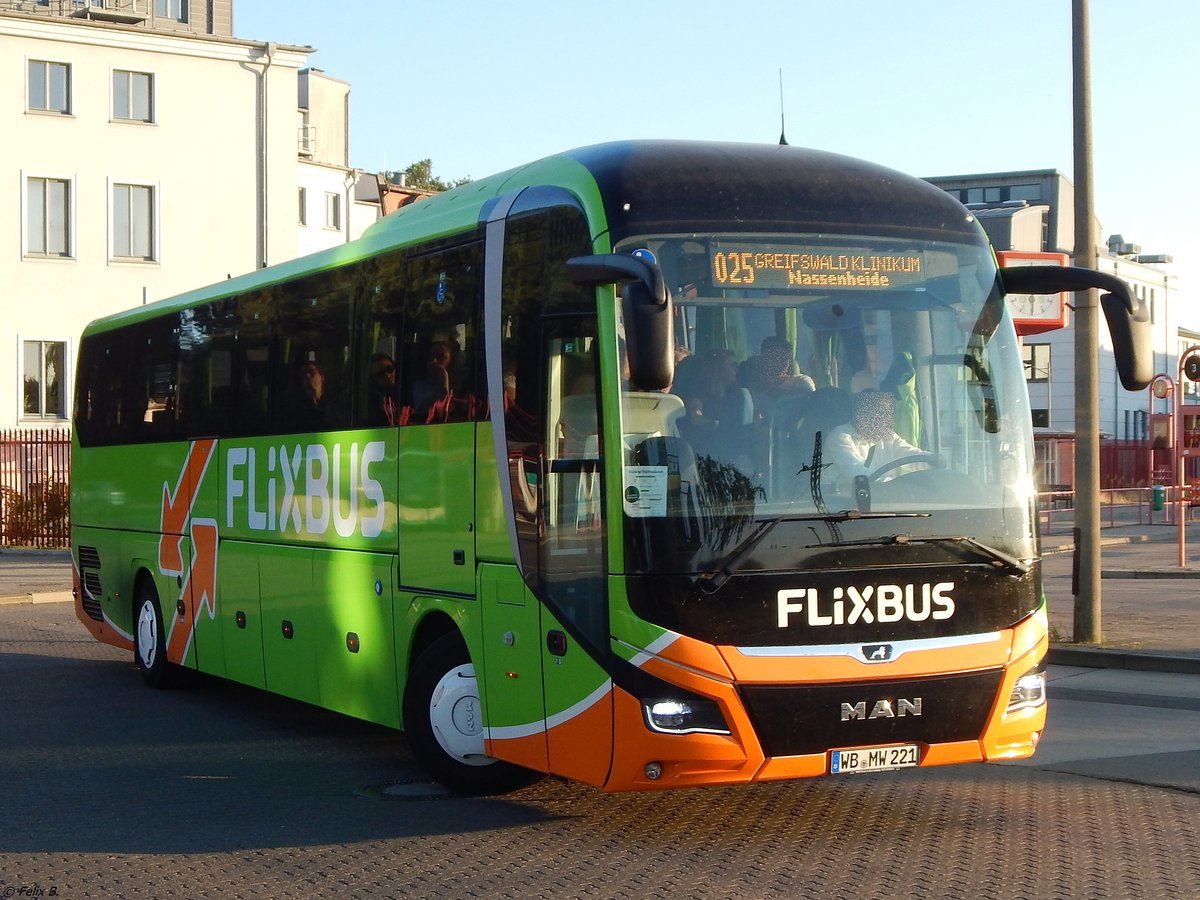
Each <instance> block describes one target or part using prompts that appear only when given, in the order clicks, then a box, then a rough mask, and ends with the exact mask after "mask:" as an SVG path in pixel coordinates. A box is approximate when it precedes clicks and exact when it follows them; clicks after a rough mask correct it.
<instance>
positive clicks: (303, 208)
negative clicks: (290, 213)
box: [299, 188, 308, 225]
mask: <svg viewBox="0 0 1200 900" xmlns="http://www.w3.org/2000/svg"><path fill="white" fill-rule="evenodd" d="M299 199H300V224H301V225H307V224H308V189H307V188H300V198H299Z"/></svg>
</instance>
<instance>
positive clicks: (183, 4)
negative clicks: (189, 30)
mask: <svg viewBox="0 0 1200 900" xmlns="http://www.w3.org/2000/svg"><path fill="white" fill-rule="evenodd" d="M187 7H188V0H154V14H155V15H156V16H162V17H163V18H166V19H174V20H175V21H176V22H186V21H187V20H188V17H187Z"/></svg>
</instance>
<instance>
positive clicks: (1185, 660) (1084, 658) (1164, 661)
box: [1046, 646, 1200, 675]
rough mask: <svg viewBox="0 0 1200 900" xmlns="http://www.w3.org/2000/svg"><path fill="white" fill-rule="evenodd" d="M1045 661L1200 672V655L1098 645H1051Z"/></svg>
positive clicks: (1055, 663) (1195, 673)
mask: <svg viewBox="0 0 1200 900" xmlns="http://www.w3.org/2000/svg"><path fill="white" fill-rule="evenodd" d="M1046 662H1047V663H1048V664H1049V665H1052V666H1075V667H1078V668H1084V669H1126V670H1128V671H1131V672H1169V673H1172V674H1177V675H1200V657H1191V656H1170V655H1167V654H1158V653H1145V652H1140V653H1139V652H1134V651H1129V650H1117V649H1113V650H1102V649H1099V648H1097V647H1063V646H1051V647H1050V651H1049V652H1048V653H1047V654H1046Z"/></svg>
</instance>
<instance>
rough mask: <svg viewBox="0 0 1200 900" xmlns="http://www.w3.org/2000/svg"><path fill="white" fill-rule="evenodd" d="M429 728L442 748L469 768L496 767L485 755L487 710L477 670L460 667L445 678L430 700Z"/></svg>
mask: <svg viewBox="0 0 1200 900" xmlns="http://www.w3.org/2000/svg"><path fill="white" fill-rule="evenodd" d="M429 724H430V726H431V727H432V729H433V736H434V737H435V738H436V739H437V742H438V744H439V746H441V748H442V749H443V750H444V751H446V753H447V754H449V755H450V756H451V757H453V758H454V759H455V760H456V761H458V762H460V763H463V764H465V765H468V766H486V765H490V764H491V763H494V762H495V761H496V760H494V759H493V758H492V757H490V756H485V755H484V752H483V710H482V709H481V708H480V703H479V685H478V682H477V681H476V680H475V667H474V666H472V665H470V664H467V665H462V666H457V667H455V668H453V669H451V670H450V671H449V672H447V673H446V674H445V675H443V676H442V678H441V680H440V681H439V682H438V683H437V686H436V687H435V688H434V689H433V695H432V696H431V697H430V698H429Z"/></svg>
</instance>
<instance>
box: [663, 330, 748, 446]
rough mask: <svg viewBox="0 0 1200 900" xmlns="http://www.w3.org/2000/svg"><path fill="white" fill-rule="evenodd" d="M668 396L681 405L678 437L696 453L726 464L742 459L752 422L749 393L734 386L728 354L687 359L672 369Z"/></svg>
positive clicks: (731, 357) (733, 365)
mask: <svg viewBox="0 0 1200 900" xmlns="http://www.w3.org/2000/svg"><path fill="white" fill-rule="evenodd" d="M671 393H673V394H676V395H678V396H679V398H680V399H681V400H683V403H684V410H685V412H684V415H683V417H682V418H681V419H680V420H679V424H678V428H679V432H680V435H681V436H683V437H685V438H687V440H688V442H689V443H690V444H691V445H692V447H693V449H694V450H696V452H697V453H701V454H708V455H712V456H720V457H722V458H723V459H725V460H727V461H732V460H735V459H737V458H738V457H739V456H744V455H746V451H747V447H746V437H747V435H746V431H747V426H748V425H749V424H750V422H751V421H752V418H753V402H752V401H751V399H750V392H749V391H748V390H747V389H746V388H744V387H741V386H740V385H739V384H738V365H737V358H736V357H735V356H734V355H733V351H732V350H728V349H721V350H716V351H714V352H712V353H710V354H707V355H706V356H704V357H698V356H689V357H687V358H685V359H682V360H680V361H679V363H678V364H677V365H676V367H675V381H674V383H673V384H672V385H671Z"/></svg>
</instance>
